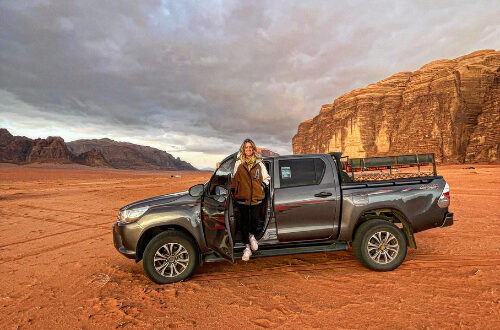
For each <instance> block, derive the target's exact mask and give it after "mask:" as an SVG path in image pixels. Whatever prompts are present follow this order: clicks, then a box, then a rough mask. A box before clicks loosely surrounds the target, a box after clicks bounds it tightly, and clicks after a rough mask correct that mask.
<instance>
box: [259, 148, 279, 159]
mask: <svg viewBox="0 0 500 330" xmlns="http://www.w3.org/2000/svg"><path fill="white" fill-rule="evenodd" d="M257 151H258V152H260V154H261V155H262V156H264V157H271V156H279V154H277V153H275V152H274V151H271V150H269V149H267V148H257Z"/></svg>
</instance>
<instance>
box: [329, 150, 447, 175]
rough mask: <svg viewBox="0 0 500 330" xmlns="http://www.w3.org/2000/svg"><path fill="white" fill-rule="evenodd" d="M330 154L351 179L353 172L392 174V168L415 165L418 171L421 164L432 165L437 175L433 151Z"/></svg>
mask: <svg viewBox="0 0 500 330" xmlns="http://www.w3.org/2000/svg"><path fill="white" fill-rule="evenodd" d="M330 155H331V156H332V157H334V158H335V159H336V160H337V162H340V163H341V164H342V170H343V171H345V172H347V173H350V174H351V176H352V177H351V179H352V180H354V173H360V172H369V171H382V170H389V174H392V171H393V170H394V169H396V170H397V169H399V168H409V167H417V169H418V173H420V167H422V166H432V171H433V174H434V176H437V171H436V159H435V155H434V153H429V154H409V155H397V156H384V157H365V158H349V157H348V156H342V153H341V152H331V153H330Z"/></svg>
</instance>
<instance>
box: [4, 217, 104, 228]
mask: <svg viewBox="0 0 500 330" xmlns="http://www.w3.org/2000/svg"><path fill="white" fill-rule="evenodd" d="M4 215H5V214H4ZM7 215H10V216H14V217H22V218H31V219H35V220H40V221H46V222H52V223H59V224H62V225H72V226H76V227H83V228H94V229H108V230H109V229H110V227H108V226H109V225H111V224H113V223H114V221H113V222H108V221H107V222H102V223H97V224H93V225H86V224H82V223H76V222H72V221H63V220H55V219H48V218H43V217H37V216H36V215H22V216H19V215H14V214H7ZM105 225H107V226H105ZM101 226H102V227H101Z"/></svg>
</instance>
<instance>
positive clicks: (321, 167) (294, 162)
mask: <svg viewBox="0 0 500 330" xmlns="http://www.w3.org/2000/svg"><path fill="white" fill-rule="evenodd" d="M325 168H326V165H325V162H324V161H323V160H322V159H320V158H299V159H283V160H279V173H278V175H279V180H280V188H288V187H298V186H308V185H317V184H319V183H321V180H322V179H323V176H324V174H325Z"/></svg>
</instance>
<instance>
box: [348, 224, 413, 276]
mask: <svg viewBox="0 0 500 330" xmlns="http://www.w3.org/2000/svg"><path fill="white" fill-rule="evenodd" d="M407 246H408V243H407V241H406V236H405V235H404V233H403V232H402V231H401V229H399V228H398V227H396V226H395V225H394V224H393V223H391V222H388V221H385V220H369V221H367V222H365V223H363V224H361V225H360V226H359V228H358V230H357V231H356V234H355V235H354V240H353V242H352V249H353V251H354V255H355V256H356V258H357V259H358V260H359V262H361V263H362V264H363V265H364V266H365V267H367V268H370V269H373V270H377V271H387V270H393V269H396V268H397V267H398V266H399V265H401V263H402V262H403V260H404V259H405V257H406V252H407V249H408V248H407Z"/></svg>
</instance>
